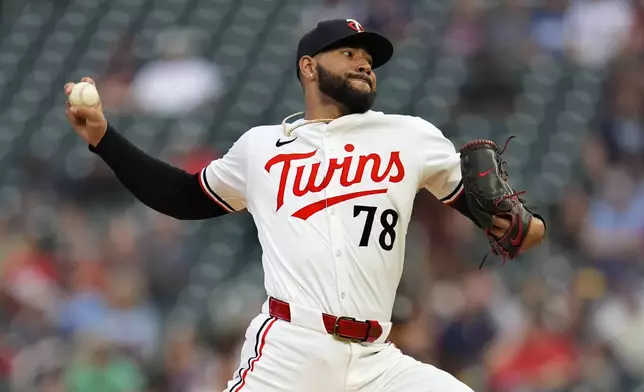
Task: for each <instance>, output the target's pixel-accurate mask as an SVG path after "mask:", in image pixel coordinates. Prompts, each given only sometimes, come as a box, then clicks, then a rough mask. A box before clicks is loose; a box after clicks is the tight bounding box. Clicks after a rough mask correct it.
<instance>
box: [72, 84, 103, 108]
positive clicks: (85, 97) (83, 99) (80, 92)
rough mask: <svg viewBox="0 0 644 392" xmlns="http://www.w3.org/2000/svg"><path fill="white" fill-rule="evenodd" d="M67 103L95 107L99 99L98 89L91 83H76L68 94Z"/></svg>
mask: <svg viewBox="0 0 644 392" xmlns="http://www.w3.org/2000/svg"><path fill="white" fill-rule="evenodd" d="M68 99H69V103H71V104H72V106H88V107H95V106H96V105H98V103H99V102H100V101H101V98H100V97H99V96H98V90H96V87H94V85H93V84H91V83H87V82H80V83H76V84H75V85H74V87H73V88H72V92H71V93H70V94H69V97H68Z"/></svg>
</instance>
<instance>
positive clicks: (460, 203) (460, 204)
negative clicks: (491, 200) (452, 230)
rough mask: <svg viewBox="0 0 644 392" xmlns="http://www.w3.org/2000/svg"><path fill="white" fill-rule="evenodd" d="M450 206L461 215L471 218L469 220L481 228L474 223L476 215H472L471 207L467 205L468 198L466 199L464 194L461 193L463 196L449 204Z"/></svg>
mask: <svg viewBox="0 0 644 392" xmlns="http://www.w3.org/2000/svg"><path fill="white" fill-rule="evenodd" d="M449 206H450V207H452V208H453V209H455V210H456V211H458V212H460V213H461V215H463V216H466V217H467V218H469V220H471V221H472V222H474V223H475V224H476V225H477V226H478V227H481V226H479V225H478V224H477V223H476V222H475V221H474V215H472V212H471V211H470V207H469V206H468V205H467V198H466V197H465V195H464V193H463V192H461V194H460V195H458V196H457V197H456V199H454V201H452V202H451V203H450V204H449Z"/></svg>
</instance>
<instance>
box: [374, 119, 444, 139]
mask: <svg viewBox="0 0 644 392" xmlns="http://www.w3.org/2000/svg"><path fill="white" fill-rule="evenodd" d="M383 119H384V121H387V122H389V123H391V124H397V125H398V126H400V127H403V128H405V130H406V131H410V132H418V133H419V134H423V133H431V134H436V135H441V136H442V135H443V133H442V132H441V130H440V129H438V127H436V126H435V125H434V124H432V123H431V122H429V121H427V120H425V119H424V118H422V117H418V116H410V115H405V114H383Z"/></svg>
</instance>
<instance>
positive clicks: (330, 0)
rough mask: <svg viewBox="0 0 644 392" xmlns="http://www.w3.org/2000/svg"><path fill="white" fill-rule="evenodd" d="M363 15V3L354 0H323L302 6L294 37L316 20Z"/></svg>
mask: <svg viewBox="0 0 644 392" xmlns="http://www.w3.org/2000/svg"><path fill="white" fill-rule="evenodd" d="M364 17H365V10H364V5H363V4H362V2H361V1H356V0H324V1H323V2H321V3H319V2H317V3H314V4H311V5H309V6H306V7H304V9H303V10H302V12H301V13H300V24H299V26H298V28H297V29H296V31H295V36H296V37H301V36H302V34H304V33H306V32H307V31H309V30H311V29H312V28H314V27H315V26H316V25H317V24H318V22H320V21H322V20H328V19H347V18H351V19H355V20H357V21H362V20H363V19H364Z"/></svg>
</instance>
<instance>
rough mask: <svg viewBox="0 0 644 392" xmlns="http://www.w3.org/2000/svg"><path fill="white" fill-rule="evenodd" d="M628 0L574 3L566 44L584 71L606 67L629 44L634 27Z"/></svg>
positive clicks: (568, 17)
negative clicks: (585, 69)
mask: <svg viewBox="0 0 644 392" xmlns="http://www.w3.org/2000/svg"><path fill="white" fill-rule="evenodd" d="M633 16H634V14H633V10H632V8H631V5H630V2H629V1H628V0H585V1H577V2H574V3H573V5H572V6H571V7H570V9H569V10H568V12H567V13H566V17H565V20H564V44H565V46H566V51H567V52H568V55H569V56H570V58H571V59H572V60H573V61H574V62H576V63H577V64H579V65H581V66H583V67H591V68H598V67H603V66H605V65H607V64H608V63H609V62H610V61H611V60H612V59H613V58H614V57H615V56H616V55H617V54H618V53H619V52H620V51H621V50H622V48H623V47H624V46H625V45H626V44H627V42H628V38H629V34H630V32H631V29H632V26H633V22H634V20H633Z"/></svg>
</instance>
